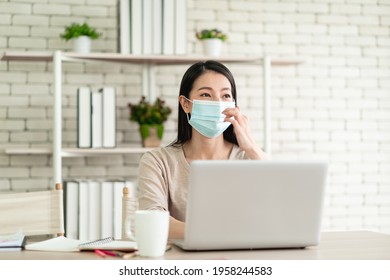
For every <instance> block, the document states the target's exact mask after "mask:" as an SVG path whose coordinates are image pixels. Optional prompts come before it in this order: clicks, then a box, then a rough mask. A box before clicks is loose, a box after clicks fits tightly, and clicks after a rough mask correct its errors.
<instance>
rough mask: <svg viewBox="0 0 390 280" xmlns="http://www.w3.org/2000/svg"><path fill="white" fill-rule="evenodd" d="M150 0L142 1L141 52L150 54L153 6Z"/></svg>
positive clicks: (151, 47)
mask: <svg viewBox="0 0 390 280" xmlns="http://www.w3.org/2000/svg"><path fill="white" fill-rule="evenodd" d="M152 4H153V2H152V0H143V1H142V42H143V43H142V46H143V48H142V54H146V55H147V54H152V49H153V33H152V32H153V8H152Z"/></svg>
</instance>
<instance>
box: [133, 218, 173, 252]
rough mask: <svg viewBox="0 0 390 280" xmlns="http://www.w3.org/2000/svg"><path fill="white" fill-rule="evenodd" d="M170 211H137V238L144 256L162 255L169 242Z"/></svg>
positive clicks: (139, 250)
mask: <svg viewBox="0 0 390 280" xmlns="http://www.w3.org/2000/svg"><path fill="white" fill-rule="evenodd" d="M168 230H169V212H168V211H159V210H138V211H136V213H135V238H136V241H137V247H138V252H139V254H140V256H143V257H161V256H163V255H164V253H165V249H166V246H167V242H168Z"/></svg>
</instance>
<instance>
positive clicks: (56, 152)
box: [53, 51, 62, 185]
mask: <svg viewBox="0 0 390 280" xmlns="http://www.w3.org/2000/svg"><path fill="white" fill-rule="evenodd" d="M53 74H54V77H53V79H54V96H53V100H54V104H53V173H54V174H53V180H54V184H53V185H55V184H56V183H62V174H61V172H62V158H61V146H62V140H61V139H62V135H61V133H62V123H61V115H62V112H61V111H62V104H61V103H62V102H61V101H62V100H61V98H62V53H61V51H55V52H54V56H53Z"/></svg>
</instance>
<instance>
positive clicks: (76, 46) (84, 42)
mask: <svg viewBox="0 0 390 280" xmlns="http://www.w3.org/2000/svg"><path fill="white" fill-rule="evenodd" d="M73 51H74V52H77V53H89V52H90V51H91V38H90V37H88V36H80V37H77V38H76V39H73Z"/></svg>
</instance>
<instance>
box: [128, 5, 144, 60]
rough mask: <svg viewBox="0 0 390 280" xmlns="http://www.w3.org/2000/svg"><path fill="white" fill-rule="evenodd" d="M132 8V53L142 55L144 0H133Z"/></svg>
mask: <svg viewBox="0 0 390 280" xmlns="http://www.w3.org/2000/svg"><path fill="white" fill-rule="evenodd" d="M130 5H131V8H130V36H131V39H130V44H131V46H130V51H131V53H132V54H136V55H138V54H142V40H143V39H142V30H143V29H142V0H131V4H130Z"/></svg>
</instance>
